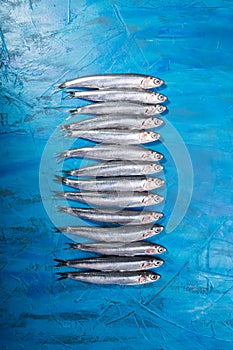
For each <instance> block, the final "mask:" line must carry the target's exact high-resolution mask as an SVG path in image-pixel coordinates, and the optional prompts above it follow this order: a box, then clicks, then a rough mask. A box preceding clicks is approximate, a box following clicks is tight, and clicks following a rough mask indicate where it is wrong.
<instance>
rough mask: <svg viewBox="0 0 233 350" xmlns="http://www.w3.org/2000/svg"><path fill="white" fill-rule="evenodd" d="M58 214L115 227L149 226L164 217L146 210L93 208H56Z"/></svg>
mask: <svg viewBox="0 0 233 350" xmlns="http://www.w3.org/2000/svg"><path fill="white" fill-rule="evenodd" d="M58 212H63V213H67V214H70V215H74V216H78V217H79V218H81V219H85V220H90V221H96V222H103V223H104V222H105V223H112V224H117V225H127V224H130V225H140V224H149V223H151V222H154V221H157V220H159V219H161V218H162V217H163V216H164V215H163V213H159V212H156V211H148V210H113V209H101V210H100V209H94V208H75V207H58Z"/></svg>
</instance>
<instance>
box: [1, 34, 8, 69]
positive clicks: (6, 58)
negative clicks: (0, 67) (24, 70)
mask: <svg viewBox="0 0 233 350" xmlns="http://www.w3.org/2000/svg"><path fill="white" fill-rule="evenodd" d="M0 38H1V41H2V47H3V53H4V54H5V58H3V60H6V61H7V63H8V64H9V62H10V55H9V51H8V49H7V45H6V41H5V38H4V35H3V32H2V28H1V27H0ZM1 61H2V60H1ZM2 63H3V64H4V62H2Z"/></svg>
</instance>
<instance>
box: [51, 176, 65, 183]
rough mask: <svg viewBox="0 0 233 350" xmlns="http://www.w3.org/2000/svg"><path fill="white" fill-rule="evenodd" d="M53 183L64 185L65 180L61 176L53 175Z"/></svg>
mask: <svg viewBox="0 0 233 350" xmlns="http://www.w3.org/2000/svg"><path fill="white" fill-rule="evenodd" d="M54 181H55V182H58V183H62V184H64V185H65V184H66V182H67V181H66V178H65V177H63V176H60V175H55V176H54Z"/></svg>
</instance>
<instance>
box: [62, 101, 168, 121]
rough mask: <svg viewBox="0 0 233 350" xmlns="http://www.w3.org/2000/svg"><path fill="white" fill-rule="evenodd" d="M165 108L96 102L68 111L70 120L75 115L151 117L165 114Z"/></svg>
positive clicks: (121, 102)
mask: <svg viewBox="0 0 233 350" xmlns="http://www.w3.org/2000/svg"><path fill="white" fill-rule="evenodd" d="M166 109H167V107H165V106H162V105H160V104H156V105H149V104H148V105H146V104H143V103H134V102H124V101H119V102H98V103H91V104H88V105H86V106H82V107H78V108H75V109H70V110H69V112H70V113H71V116H69V117H68V118H67V119H70V118H72V117H73V116H74V115H76V114H89V115H101V116H102V115H113V116H119V115H122V116H136V115H138V116H153V115H156V114H161V113H163V112H165V111H166Z"/></svg>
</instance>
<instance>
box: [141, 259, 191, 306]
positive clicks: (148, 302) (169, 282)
mask: <svg viewBox="0 0 233 350" xmlns="http://www.w3.org/2000/svg"><path fill="white" fill-rule="evenodd" d="M187 265H188V261H186V262H185V263H184V264H183V265H182V266H181V268H180V269H179V270H178V271H177V273H176V274H175V275H174V276H173V277H172V278H171V279H170V281H168V282H167V283H166V284H165V285H164V286H163V287H162V288H161V289H160V290H159V291H158V292H157V293H156V294H155V295H153V296H152V297H151V298H150V299H149V300H148V301H147V302H146V303H145V304H144V305H148V304H150V303H151V302H152V301H153V300H154V299H155V298H157V296H158V295H160V294H161V293H162V292H163V291H164V290H165V289H166V288H167V287H168V286H169V285H170V284H171V283H172V282H173V281H174V280H175V279H176V277H177V276H178V275H179V274H180V273H181V271H182V270H183V269H184V268H185V267H186V266H187Z"/></svg>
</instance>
